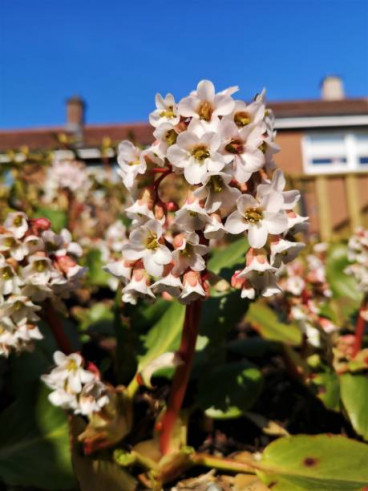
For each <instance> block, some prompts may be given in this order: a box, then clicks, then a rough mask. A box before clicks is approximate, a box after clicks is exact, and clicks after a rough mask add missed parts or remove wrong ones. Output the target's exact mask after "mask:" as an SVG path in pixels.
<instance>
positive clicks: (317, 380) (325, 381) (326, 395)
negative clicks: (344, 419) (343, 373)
mask: <svg viewBox="0 0 368 491" xmlns="http://www.w3.org/2000/svg"><path fill="white" fill-rule="evenodd" d="M311 387H312V389H313V390H314V392H315V393H316V395H317V397H318V398H319V399H320V400H321V401H322V402H323V404H324V405H325V406H326V408H327V409H330V410H331V411H338V410H339V408H340V384H339V378H338V376H337V375H336V373H335V372H324V373H316V374H315V375H314V377H313V379H312V380H311Z"/></svg>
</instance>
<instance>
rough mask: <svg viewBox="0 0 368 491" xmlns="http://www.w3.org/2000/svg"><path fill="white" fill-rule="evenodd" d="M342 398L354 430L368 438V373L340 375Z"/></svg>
mask: <svg viewBox="0 0 368 491" xmlns="http://www.w3.org/2000/svg"><path fill="white" fill-rule="evenodd" d="M340 386H341V400H342V403H343V404H344V407H345V409H346V411H347V413H348V416H349V419H350V421H351V424H352V425H353V428H354V430H355V431H356V432H357V433H358V435H361V436H362V437H363V438H364V439H365V440H368V409H367V401H368V375H367V374H366V373H364V374H352V373H345V374H343V375H340Z"/></svg>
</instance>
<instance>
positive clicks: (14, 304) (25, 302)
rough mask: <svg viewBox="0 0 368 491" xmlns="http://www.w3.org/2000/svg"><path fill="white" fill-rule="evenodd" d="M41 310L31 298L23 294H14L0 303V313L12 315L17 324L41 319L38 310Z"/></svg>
mask: <svg viewBox="0 0 368 491" xmlns="http://www.w3.org/2000/svg"><path fill="white" fill-rule="evenodd" d="M39 310H41V307H40V306H39V305H35V304H34V303H33V302H32V301H31V300H30V299H29V298H27V297H25V296H22V295H13V296H10V297H8V299H7V300H6V301H5V302H3V303H1V304H0V315H4V316H8V317H11V319H12V320H13V321H14V322H15V323H16V324H21V323H22V322H25V321H29V322H36V321H38V320H40V318H39V317H38V315H37V314H36V312H38V311H39Z"/></svg>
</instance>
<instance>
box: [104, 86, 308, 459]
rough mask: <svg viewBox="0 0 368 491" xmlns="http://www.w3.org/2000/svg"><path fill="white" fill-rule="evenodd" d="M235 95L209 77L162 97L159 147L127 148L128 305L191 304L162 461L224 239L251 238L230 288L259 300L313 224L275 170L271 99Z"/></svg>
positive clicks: (165, 422)
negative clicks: (212, 263) (185, 91)
mask: <svg viewBox="0 0 368 491" xmlns="http://www.w3.org/2000/svg"><path fill="white" fill-rule="evenodd" d="M237 90H238V88H237V87H231V88H228V89H226V90H223V91H221V92H218V93H216V91H215V87H214V85H213V83H212V82H210V81H208V80H202V81H201V82H199V84H198V86H197V88H196V90H194V91H193V92H191V94H190V95H189V96H188V97H185V98H183V99H182V100H181V101H179V102H178V103H176V102H175V99H174V97H173V95H171V94H168V95H166V96H165V97H164V98H163V97H162V96H161V95H159V94H158V95H157V96H156V106H157V109H155V110H154V111H153V112H152V113H151V114H150V118H149V119H150V123H151V124H152V126H153V127H154V131H153V134H154V137H155V138H156V140H155V141H154V143H153V144H152V145H151V146H150V147H149V148H146V149H144V150H141V149H140V148H138V147H136V146H135V145H133V143H131V142H130V141H123V142H122V143H121V144H120V146H119V155H118V163H119V174H120V176H121V178H122V180H123V183H124V185H125V187H126V188H127V190H128V191H129V193H130V205H129V206H128V208H127V209H126V213H127V216H128V217H129V218H130V219H131V220H132V223H131V229H130V233H129V237H128V239H127V240H126V241H125V242H124V244H123V245H122V253H121V258H120V259H119V260H118V261H114V262H112V263H110V264H108V266H107V268H106V269H107V270H108V271H109V272H110V273H111V274H112V275H114V276H115V277H116V278H118V279H119V280H120V282H121V284H122V300H123V302H125V303H131V304H136V302H137V299H138V298H141V297H143V298H147V299H151V300H152V301H154V299H155V298H157V297H159V296H164V297H165V298H170V299H175V300H177V301H179V302H181V303H183V304H185V305H186V315H185V322H184V326H183V334H182V340H181V345H180V348H179V350H178V353H176V356H175V357H172V360H175V364H176V371H175V375H174V378H173V382H172V389H171V394H170V396H169V399H168V402H167V408H166V411H165V412H164V414H163V416H162V420H161V422H160V428H161V431H160V449H161V452H162V454H163V455H166V454H167V453H168V452H170V449H171V441H172V435H173V431H174V428H175V424H176V421H177V419H178V417H179V412H180V409H181V406H182V403H183V398H184V395H185V392H186V386H187V383H188V380H189V374H190V370H191V366H192V362H193V355H194V349H195V343H196V338H197V331H198V323H199V320H200V316H201V306H202V303H203V302H204V301H206V299H207V298H208V297H209V296H210V295H211V285H214V286H215V287H216V284H217V283H218V282H219V278H218V277H217V276H216V275H214V274H213V273H212V272H211V271H210V270H209V268H208V260H209V257H210V254H211V251H212V250H213V249H215V248H216V247H217V245H218V244H219V243H220V242H221V241H225V240H226V241H227V240H231V237H232V236H240V235H245V237H246V238H247V240H248V243H249V248H248V249H247V250H245V251H244V268H243V269H241V270H239V271H237V272H236V273H235V274H234V276H233V278H232V280H231V283H232V285H233V286H234V287H235V288H238V289H240V295H241V296H242V297H243V298H247V299H255V298H256V297H257V296H259V295H262V296H266V297H267V296H270V295H273V294H275V293H278V292H279V291H280V286H279V285H278V273H279V270H280V266H281V265H282V264H284V263H287V262H289V261H291V260H292V259H293V258H294V257H296V256H297V254H298V252H299V250H300V249H301V248H302V247H303V244H301V243H299V242H296V240H295V238H294V234H295V232H297V231H298V228H300V225H301V224H302V223H303V222H305V220H306V219H305V218H303V217H300V216H299V215H297V213H296V212H295V211H293V208H294V207H295V205H296V204H297V202H298V200H299V197H300V195H299V192H298V191H286V190H285V178H284V175H283V173H282V172H281V171H280V170H274V168H275V164H274V162H273V155H274V153H275V152H277V151H278V147H277V145H276V144H275V142H274V137H275V131H274V118H273V114H272V112H271V111H270V110H269V109H267V108H266V106H265V93H264V92H262V93H261V94H259V95H257V96H256V97H255V99H254V100H253V102H251V103H250V104H245V103H244V102H243V101H241V100H235V99H234V98H233V97H232V96H233V94H234V93H235V92H237ZM173 188H174V189H176V194H175V197H174V199H173V198H172V196H170V189H171V190H172V189H173ZM171 194H173V193H171ZM168 327H169V326H168Z"/></svg>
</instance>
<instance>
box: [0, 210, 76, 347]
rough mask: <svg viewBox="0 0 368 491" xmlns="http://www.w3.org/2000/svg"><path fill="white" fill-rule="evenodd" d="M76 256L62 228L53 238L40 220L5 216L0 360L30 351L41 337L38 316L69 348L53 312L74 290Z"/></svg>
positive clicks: (0, 238) (0, 246)
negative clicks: (13, 353) (2, 357)
mask: <svg viewBox="0 0 368 491" xmlns="http://www.w3.org/2000/svg"><path fill="white" fill-rule="evenodd" d="M81 253H82V249H81V247H80V246H79V245H78V244H77V243H76V242H73V241H72V237H71V234H70V233H69V231H68V230H67V229H63V230H62V231H61V232H60V234H56V233H54V232H53V231H52V230H51V223H50V222H49V220H47V219H45V218H35V219H29V218H28V217H27V215H26V214H25V213H23V212H12V213H9V214H8V216H7V218H6V220H5V222H4V224H3V225H2V226H0V355H3V356H8V355H9V354H10V353H11V352H13V351H14V352H20V351H23V350H31V349H32V347H33V344H34V341H35V340H38V339H41V338H42V334H41V332H40V330H39V328H38V322H39V321H40V316H41V313H42V315H43V316H44V317H46V318H48V321H49V324H50V327H51V328H52V329H53V330H54V335H55V336H56V338H57V339H58V340H59V342H60V344H61V345H62V347H63V349H65V350H66V351H69V350H70V349H71V348H70V345H69V342H68V340H67V338H66V337H65V336H64V333H63V329H62V328H60V325H59V323H58V318H57V316H56V314H55V309H56V310H59V311H61V312H65V306H64V303H63V299H66V298H68V297H69V295H70V293H71V292H72V291H73V290H75V289H76V288H78V286H79V280H80V278H81V276H82V275H83V273H84V268H82V267H81V266H80V265H79V264H78V263H77V258H78V257H79V256H80V255H81Z"/></svg>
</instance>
